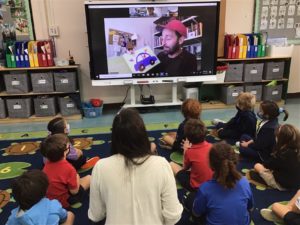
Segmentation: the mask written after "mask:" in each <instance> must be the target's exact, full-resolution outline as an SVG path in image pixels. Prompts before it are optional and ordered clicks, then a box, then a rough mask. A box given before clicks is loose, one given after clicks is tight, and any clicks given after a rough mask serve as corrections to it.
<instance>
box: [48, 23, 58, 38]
mask: <svg viewBox="0 0 300 225" xmlns="http://www.w3.org/2000/svg"><path fill="white" fill-rule="evenodd" d="M49 36H50V37H57V36H59V30H58V26H56V25H51V26H49Z"/></svg>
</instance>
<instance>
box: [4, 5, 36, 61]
mask: <svg viewBox="0 0 300 225" xmlns="http://www.w3.org/2000/svg"><path fill="white" fill-rule="evenodd" d="M0 32H1V35H0V66H4V63H5V62H4V59H5V51H6V49H7V46H8V44H10V43H11V42H14V41H27V40H34V31H33V25H32V19H31V10H30V0H0ZM10 45H11V44H10Z"/></svg>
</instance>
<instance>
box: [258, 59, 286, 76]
mask: <svg viewBox="0 0 300 225" xmlns="http://www.w3.org/2000/svg"><path fill="white" fill-rule="evenodd" d="M283 71H284V62H266V64H265V70H264V75H263V78H264V79H265V80H274V79H282V78H283Z"/></svg>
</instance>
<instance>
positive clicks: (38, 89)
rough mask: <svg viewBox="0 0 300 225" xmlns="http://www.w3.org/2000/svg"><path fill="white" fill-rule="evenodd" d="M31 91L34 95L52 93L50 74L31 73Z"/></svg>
mask: <svg viewBox="0 0 300 225" xmlns="http://www.w3.org/2000/svg"><path fill="white" fill-rule="evenodd" d="M30 76H31V84H32V91H33V92H35V93H45V92H53V91H54V84H53V74H52V73H51V72H50V73H31V74H30Z"/></svg>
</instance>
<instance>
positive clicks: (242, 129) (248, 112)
mask: <svg viewBox="0 0 300 225" xmlns="http://www.w3.org/2000/svg"><path fill="white" fill-rule="evenodd" d="M255 102H256V98H255V95H253V94H251V93H249V92H241V93H240V94H239V95H238V97H237V99H236V109H237V113H236V114H235V116H234V117H233V118H231V119H230V120H229V121H228V122H227V123H226V122H224V121H221V120H219V119H214V120H213V121H212V124H214V125H215V126H216V130H215V131H213V134H215V135H217V136H218V137H219V138H221V139H233V140H234V141H239V139H240V137H241V136H242V135H243V134H244V135H245V134H246V135H248V136H250V137H252V138H254V137H255V130H256V122H257V119H256V115H255V113H254V106H255Z"/></svg>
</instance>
